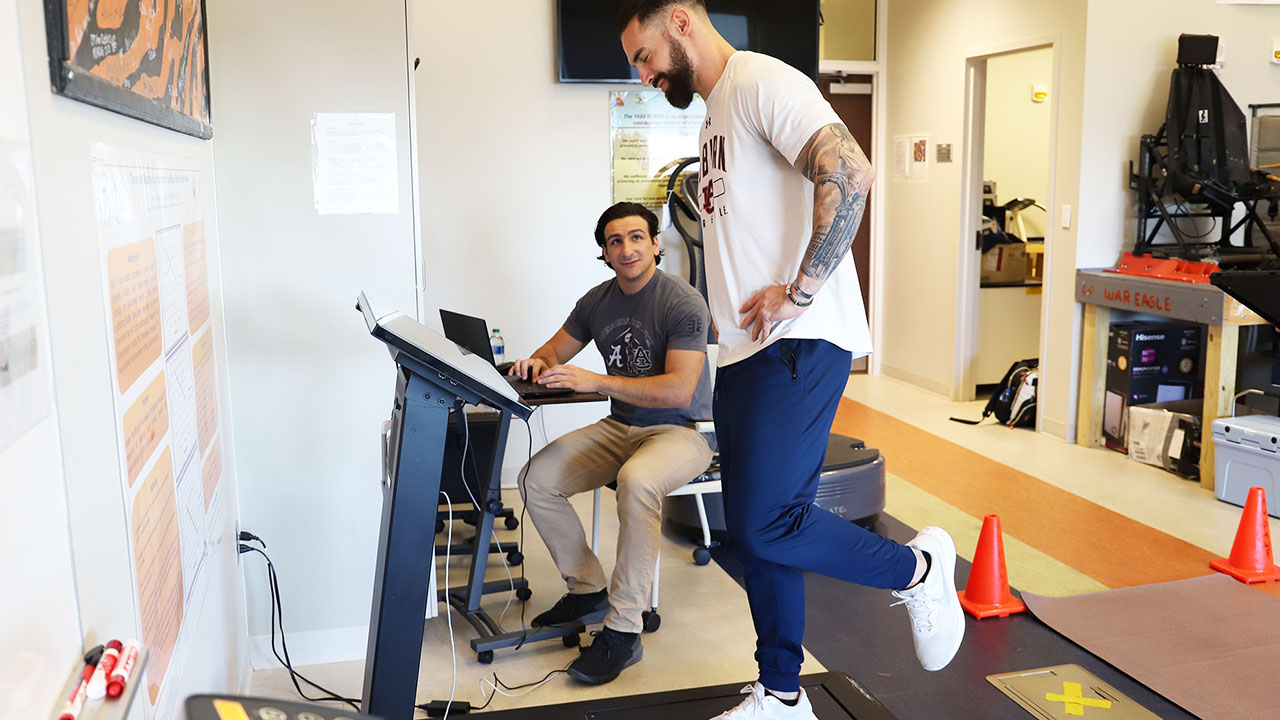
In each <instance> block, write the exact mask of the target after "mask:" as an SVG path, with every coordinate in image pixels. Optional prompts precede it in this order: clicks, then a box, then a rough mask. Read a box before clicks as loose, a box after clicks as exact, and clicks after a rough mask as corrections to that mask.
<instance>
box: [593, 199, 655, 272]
mask: <svg viewBox="0 0 1280 720" xmlns="http://www.w3.org/2000/svg"><path fill="white" fill-rule="evenodd" d="M628 217H638V218H641V219H643V220H644V221H645V223H647V224H648V225H649V237H651V238H654V239H657V237H658V216H657V215H654V214H653V211H652V210H650V209H649V208H647V207H645V206H643V205H641V204H640V203H633V202H620V203H615V204H614V205H613V206H612V207H610V208H609V209H608V210H605V211H604V214H603V215H601V216H600V219H599V220H597V221H596V244H597V245H599V246H600V248H601V252H600V257H598V258H596V259H597V260H600V261H602V262H603V263H604V264H605V266H606V267H608V268H610V269H612V268H613V266H612V265H610V264H609V261H608V260H605V258H604V250H603V249H604V226H605V225H608V224H609V223H611V222H613V221H614V220H621V219H622V218H628ZM662 254H663V251H662V249H659V250H658V256H657V257H656V258H655V259H654V263H655V264H660V263H661V262H662Z"/></svg>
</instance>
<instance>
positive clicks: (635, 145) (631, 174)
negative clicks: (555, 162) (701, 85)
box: [609, 90, 707, 210]
mask: <svg viewBox="0 0 1280 720" xmlns="http://www.w3.org/2000/svg"><path fill="white" fill-rule="evenodd" d="M706 117H707V106H706V103H704V102H702V99H701V98H698V97H695V98H694V100H693V104H692V105H690V106H689V108H688V109H686V110H680V109H677V108H675V107H672V105H671V104H670V103H668V102H667V98H666V96H665V95H663V94H662V92H660V91H658V90H643V91H638V92H611V93H609V124H610V130H609V137H610V139H611V140H612V143H613V152H612V160H613V162H612V166H611V170H612V185H613V201H614V202H615V203H618V202H635V203H640V204H641V205H644V206H645V207H648V208H650V209H653V210H657V209H659V208H661V207H663V206H665V205H666V204H667V175H668V174H669V173H670V172H671V170H672V169H674V168H675V166H676V164H678V163H679V162H680V161H681V160H683V159H684V158H687V157H693V156H695V155H697V154H698V130H699V129H700V128H701V127H702V121H703V120H704V119H706Z"/></svg>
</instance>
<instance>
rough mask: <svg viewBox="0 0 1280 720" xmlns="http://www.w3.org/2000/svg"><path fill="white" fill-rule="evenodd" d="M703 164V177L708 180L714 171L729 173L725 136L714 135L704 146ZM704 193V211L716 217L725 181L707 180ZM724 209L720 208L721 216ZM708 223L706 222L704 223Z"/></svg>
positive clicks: (721, 179) (701, 167) (724, 211)
mask: <svg viewBox="0 0 1280 720" xmlns="http://www.w3.org/2000/svg"><path fill="white" fill-rule="evenodd" d="M700 159H701V161H702V164H701V166H700V169H701V171H702V177H703V178H704V179H706V178H707V177H708V176H709V175H710V174H711V173H712V171H717V170H718V171H720V172H722V173H726V172H728V171H729V167H728V165H729V162H728V152H726V149H725V138H724V136H723V135H712V136H711V137H709V138H707V141H706V142H704V143H703V144H702V156H701V158H700ZM701 192H702V197H701V200H702V211H703V212H705V213H706V214H707V215H709V216H711V217H713V218H714V217H715V216H716V214H717V212H716V210H717V208H716V198H719V197H720V196H722V195H724V179H723V178H711V179H707V182H706V184H705V185H703V186H702V188H701ZM726 212H727V211H726V209H725V208H724V207H720V208H719V214H720V215H724V214H725V213H726ZM703 222H704V223H705V222H706V221H705V220H704V221H703Z"/></svg>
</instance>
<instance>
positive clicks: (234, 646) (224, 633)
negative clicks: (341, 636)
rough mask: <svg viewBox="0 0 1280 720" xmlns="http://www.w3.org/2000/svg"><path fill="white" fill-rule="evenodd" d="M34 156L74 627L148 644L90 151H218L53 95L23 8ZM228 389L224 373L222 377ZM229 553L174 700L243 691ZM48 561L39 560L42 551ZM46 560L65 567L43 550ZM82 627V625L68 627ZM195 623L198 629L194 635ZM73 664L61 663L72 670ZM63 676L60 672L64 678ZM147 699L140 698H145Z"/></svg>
mask: <svg viewBox="0 0 1280 720" xmlns="http://www.w3.org/2000/svg"><path fill="white" fill-rule="evenodd" d="M18 16H19V21H20V23H19V27H20V36H21V38H22V65H23V70H24V73H25V81H26V92H27V105H28V109H29V116H30V127H31V147H32V152H33V158H34V170H35V181H36V193H37V198H38V200H39V202H40V216H39V220H40V228H41V241H42V245H43V254H44V263H45V284H46V291H47V297H48V311H49V324H50V338H51V345H52V362H53V377H54V384H55V386H56V390H57V401H58V404H57V416H58V424H57V427H58V434H59V436H60V438H61V444H62V449H63V454H62V461H63V464H64V468H65V476H66V486H67V502H68V518H69V524H70V530H71V545H72V549H73V553H72V564H73V566H74V568H75V573H76V585H77V602H78V607H79V613H80V626H81V632H82V635H83V640H84V642H85V644H86V645H92V644H96V643H98V642H102V641H104V640H105V639H107V638H111V637H121V636H125V637H127V636H130V635H132V636H135V637H136V636H138V635H140V632H139V627H138V620H137V613H138V609H137V606H136V603H135V601H134V597H135V588H134V579H133V574H132V571H131V563H132V560H131V553H130V550H129V548H130V546H129V540H128V536H129V528H128V526H127V521H126V516H125V513H124V512H123V496H122V486H123V483H122V481H121V473H120V460H119V456H118V452H117V439H116V435H115V433H114V432H113V431H112V429H111V428H113V427H114V426H115V425H116V415H115V413H116V410H115V408H114V405H113V400H112V395H113V392H114V391H113V388H112V383H111V379H110V375H109V372H110V368H112V367H113V366H114V361H113V358H112V357H111V355H110V351H109V348H108V344H107V336H108V333H109V331H110V330H109V325H108V321H107V310H106V308H105V307H104V306H105V300H104V297H105V293H104V292H103V287H102V248H101V246H100V243H99V240H98V228H97V221H96V217H95V211H94V199H93V194H92V189H91V188H92V183H91V177H90V147H91V146H92V145H93V144H95V143H105V144H107V145H110V146H112V147H116V148H123V149H133V150H144V151H147V152H151V153H157V154H163V155H181V156H184V157H187V158H190V159H191V160H192V161H193V162H195V163H196V164H197V165H199V166H200V167H203V168H207V169H211V168H212V163H213V153H212V149H211V147H210V144H209V143H208V142H206V141H202V140H199V139H196V138H193V137H189V136H186V135H181V134H178V133H176V132H173V131H169V130H164V129H161V128H158V127H155V126H153V125H149V124H145V123H142V122H140V121H138V120H134V119H131V118H127V117H124V116H122V115H118V114H115V113H111V112H108V111H105V110H100V109H98V108H94V107H90V106H88V105H85V104H83V103H80V102H76V101H73V100H69V99H67V98H63V97H60V96H56V95H54V94H53V93H51V92H50V91H49V86H50V79H49V63H48V59H47V52H46V44H45V23H44V10H43V3H42V2H40V0H19V2H18ZM206 190H207V191H208V192H207V193H206V202H205V206H204V207H203V208H202V209H203V213H204V218H205V230H206V243H207V257H208V262H209V265H208V274H209V289H210V301H211V302H210V307H211V322H212V330H213V332H214V337H215V339H217V342H215V350H214V353H215V357H216V362H217V364H218V367H219V368H220V369H221V370H223V371H225V368H226V353H225V350H224V347H223V345H222V343H221V338H223V337H224V332H223V330H224V328H223V322H222V312H221V307H222V294H221V275H220V268H219V265H218V263H217V258H218V251H219V242H218V240H219V228H218V223H217V214H216V205H215V203H214V194H213V192H212V188H208V187H206ZM218 382H219V386H220V387H221V388H226V386H227V385H226V383H227V379H226V377H225V372H224V373H223V374H222V376H221V377H219V379H218ZM220 400H221V407H220V409H219V417H220V418H221V427H223V428H226V427H228V426H229V425H230V423H231V410H230V406H229V404H228V402H227V397H226V393H225V392H224V393H222V394H221V395H220ZM221 442H222V443H224V450H223V452H224V458H227V459H230V458H232V457H234V452H235V449H234V443H233V442H231V438H229V437H226V436H225V435H224V436H223V437H222V440H221ZM221 482H222V485H223V493H224V499H225V503H226V504H225V507H226V508H228V514H227V515H226V516H224V517H223V518H221V520H222V521H223V522H224V523H225V527H223V528H221V529H220V532H221V534H222V536H223V537H218V538H217V540H226V539H227V538H226V537H225V536H228V535H230V534H231V532H232V529H233V523H234V518H233V516H232V514H233V513H234V509H235V506H236V496H235V485H236V482H235V471H234V468H233V467H231V464H230V463H229V462H228V463H226V464H225V465H224V470H223V476H222V481H221ZM234 547H235V545H234V543H232V542H225V541H224V542H221V544H220V545H218V546H217V550H216V552H215V555H214V557H212V558H211V568H212V572H211V576H210V584H209V589H208V594H207V596H206V597H205V600H204V603H203V606H202V611H201V612H200V613H199V614H198V615H197V614H195V613H192V614H191V615H189V616H188V617H186V618H184V621H183V622H184V627H187V628H188V629H189V631H190V632H192V633H193V635H192V638H193V641H194V643H195V647H197V648H199V651H198V652H194V653H191V655H190V656H189V657H187V658H184V659H183V660H185V664H182V665H177V666H175V665H171V667H182V669H181V670H180V671H177V672H175V675H174V676H170V677H169V678H168V679H167V682H171V683H172V686H171V691H172V693H173V696H175V697H181V696H185V695H187V694H191V693H194V692H198V691H210V690H221V691H236V690H239V689H240V687H241V683H242V681H244V680H247V669H248V664H247V662H246V660H245V657H246V633H245V625H244V610H243V602H244V593H243V587H242V586H241V583H240V580H239V577H238V575H237V574H236V571H235V567H236V560H235V555H234ZM41 552H45V550H44V549H42V550H41ZM49 552H50V553H51V554H50V556H49V562H51V563H54V564H55V566H57V564H59V563H61V562H63V559H62V558H61V557H59V555H58V553H57V552H56V551H54V550H49ZM67 622H68V623H74V618H67ZM188 623H189V624H190V625H188ZM72 659H73V658H69V659H67V661H70V660H72ZM64 678H65V675H64ZM144 695H145V693H144ZM148 706H149V703H148V702H146V700H145V699H140V701H139V702H137V703H135V705H134V708H135V711H134V713H133V716H134V717H143V716H144V713H146V712H147V710H146V708H147V707H148Z"/></svg>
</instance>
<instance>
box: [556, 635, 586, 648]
mask: <svg viewBox="0 0 1280 720" xmlns="http://www.w3.org/2000/svg"><path fill="white" fill-rule="evenodd" d="M560 641H561V642H563V643H564V646H565V647H567V648H571V647H578V645H579V644H581V643H582V638H581V637H580V636H579V635H578V634H577V633H575V634H573V635H565V636H564V637H562V638H560Z"/></svg>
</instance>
